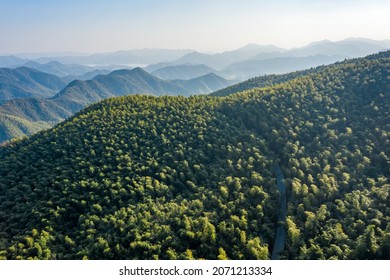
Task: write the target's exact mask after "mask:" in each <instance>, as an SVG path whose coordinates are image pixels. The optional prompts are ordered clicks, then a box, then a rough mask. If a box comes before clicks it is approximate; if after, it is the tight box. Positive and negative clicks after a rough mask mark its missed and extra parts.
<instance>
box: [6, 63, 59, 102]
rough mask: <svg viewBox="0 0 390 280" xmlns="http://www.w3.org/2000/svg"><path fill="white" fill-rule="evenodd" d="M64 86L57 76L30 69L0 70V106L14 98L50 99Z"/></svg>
mask: <svg viewBox="0 0 390 280" xmlns="http://www.w3.org/2000/svg"><path fill="white" fill-rule="evenodd" d="M65 86H66V83H65V82H64V81H63V80H62V79H60V78H58V77H57V76H54V75H51V74H47V73H44V72H40V71H38V70H35V69H32V68H28V67H19V68H16V69H9V68H0V104H1V103H3V102H5V101H7V100H12V99H15V98H31V97H34V98H44V97H51V96H53V95H55V94H56V93H57V92H58V91H60V90H61V89H63V88H64V87H65Z"/></svg>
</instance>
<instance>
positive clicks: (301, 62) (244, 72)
mask: <svg viewBox="0 0 390 280" xmlns="http://www.w3.org/2000/svg"><path fill="white" fill-rule="evenodd" d="M343 59H344V57H342V56H325V55H315V56H307V57H276V58H270V59H264V60H247V61H244V62H238V63H234V64H231V65H229V66H227V67H226V68H224V69H223V70H222V71H221V73H222V74H224V75H225V76H227V77H232V78H236V79H245V78H246V79H247V78H250V77H254V76H260V75H269V74H282V73H288V72H292V71H297V70H303V69H308V68H311V67H316V66H319V65H324V64H331V63H334V62H336V61H341V60H343Z"/></svg>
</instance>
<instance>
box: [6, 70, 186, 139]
mask: <svg viewBox="0 0 390 280" xmlns="http://www.w3.org/2000/svg"><path fill="white" fill-rule="evenodd" d="M22 69H25V68H22ZM26 69H27V68H26ZM30 71H33V72H37V73H40V72H38V71H36V70H30ZM45 75H49V74H45ZM127 94H152V95H191V94H192V91H190V90H187V89H185V88H183V87H180V86H178V85H175V84H173V83H171V82H168V81H164V80H161V79H159V78H157V77H154V76H153V75H151V74H149V73H147V72H145V71H144V70H142V69H141V68H135V69H133V70H117V71H113V72H111V73H110V74H108V75H98V76H96V77H95V78H93V79H92V80H87V81H81V80H74V81H72V82H71V83H69V84H68V85H67V86H66V87H65V88H64V89H62V90H61V91H60V92H58V93H57V94H56V95H55V96H53V97H51V98H48V99H42V98H30V99H26V98H24V99H15V100H10V101H8V102H4V103H3V104H0V115H2V116H3V120H5V119H6V117H7V118H8V119H10V118H12V120H13V121H12V122H10V121H8V119H7V121H6V122H5V123H2V125H1V126H0V133H1V134H3V135H7V136H6V137H3V139H5V140H10V139H12V138H13V137H20V136H22V135H23V134H22V133H21V132H20V130H18V129H17V127H23V126H28V127H29V129H24V130H22V131H25V132H26V135H30V134H29V133H30V132H32V131H34V132H36V131H38V130H39V129H40V128H47V127H52V126H53V125H54V124H56V123H58V122H60V121H63V120H64V119H66V118H69V117H70V116H72V115H73V114H74V113H76V112H78V111H79V110H81V109H82V108H84V107H85V106H87V105H89V104H91V103H93V102H96V101H99V100H101V99H105V98H109V97H113V96H122V95H127ZM19 120H21V121H20V122H19ZM0 121H1V119H0ZM13 132H15V133H13ZM3 141H4V140H3Z"/></svg>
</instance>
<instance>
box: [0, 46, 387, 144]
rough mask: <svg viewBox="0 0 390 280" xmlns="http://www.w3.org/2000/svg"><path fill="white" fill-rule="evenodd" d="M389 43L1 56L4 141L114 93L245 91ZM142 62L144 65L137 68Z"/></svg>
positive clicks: (0, 113) (0, 122)
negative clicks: (203, 51) (205, 51)
mask: <svg viewBox="0 0 390 280" xmlns="http://www.w3.org/2000/svg"><path fill="white" fill-rule="evenodd" d="M389 48H390V40H384V41H375V40H369V39H346V40H343V41H338V42H331V41H326V40H325V41H320V42H314V43H311V44H309V45H307V46H305V47H302V48H296V49H291V50H286V49H282V48H278V47H276V46H272V45H266V46H261V45H256V44H249V45H247V46H245V47H242V48H239V49H236V50H232V51H226V52H222V53H217V54H205V53H200V52H194V51H192V50H165V49H143V50H130V51H118V52H113V53H101V54H93V55H80V54H74V55H72V54H65V55H63V56H60V55H59V54H56V55H58V56H57V57H52V56H51V55H50V54H45V55H46V56H45V57H37V56H38V55H37V56H34V55H33V54H28V55H21V57H18V56H17V55H14V56H12V55H11V56H0V66H4V67H5V66H6V67H7V68H1V69H0V133H1V134H2V135H3V136H2V140H0V141H5V140H9V139H11V138H13V137H20V136H23V135H30V134H31V133H35V132H36V131H38V130H40V129H43V128H47V127H51V126H53V125H54V124H55V123H58V122H59V121H61V120H63V119H66V118H68V117H70V116H71V115H73V114H74V113H75V112H78V111H79V110H80V109H82V108H84V107H85V106H87V105H89V104H91V103H93V102H96V101H99V100H101V99H105V98H109V97H113V96H122V95H127V94H152V95H156V96H160V95H184V96H189V95H195V94H207V93H210V92H215V93H214V94H215V95H225V94H227V93H228V92H230V91H232V90H235V91H237V90H245V88H247V87H248V85H250V86H253V85H256V84H258V85H272V84H274V82H280V81H283V80H286V79H287V80H288V79H290V78H292V77H295V76H297V75H298V76H299V75H300V74H299V73H298V72H297V73H295V72H294V73H290V74H288V75H287V76H283V75H282V76H274V75H275V74H282V73H287V72H292V71H298V70H303V69H309V68H313V67H317V66H319V65H326V64H330V63H333V62H336V61H341V60H344V59H346V58H351V57H359V56H365V55H368V54H371V53H375V52H378V51H381V50H385V49H389ZM137 64H139V65H142V66H143V67H144V70H143V69H141V68H134V69H133V68H132V67H131V65H137ZM20 66H22V67H20ZM9 68H14V69H9ZM118 69H120V70H118ZM113 70H114V71H113ZM145 70H146V71H145ZM265 74H266V75H268V76H267V77H259V78H255V79H250V80H249V81H248V83H244V84H238V85H232V84H233V83H234V82H232V80H234V81H243V80H246V79H248V78H252V77H255V76H261V75H265ZM229 86H230V87H229ZM224 88H226V89H224ZM222 89H224V90H222ZM220 90H222V91H220Z"/></svg>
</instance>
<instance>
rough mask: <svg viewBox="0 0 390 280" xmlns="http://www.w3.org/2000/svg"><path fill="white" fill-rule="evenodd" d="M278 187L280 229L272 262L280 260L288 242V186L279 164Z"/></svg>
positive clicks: (277, 166) (278, 228)
mask: <svg viewBox="0 0 390 280" xmlns="http://www.w3.org/2000/svg"><path fill="white" fill-rule="evenodd" d="M275 175H276V187H277V188H278V191H279V193H280V210H279V218H278V227H277V229H276V236H275V243H274V248H273V250H272V257H271V259H272V260H279V259H280V255H281V254H282V253H283V251H284V243H285V241H286V215H287V195H286V185H285V184H284V174H283V171H282V169H281V168H280V166H279V165H278V164H276V165H275Z"/></svg>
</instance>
